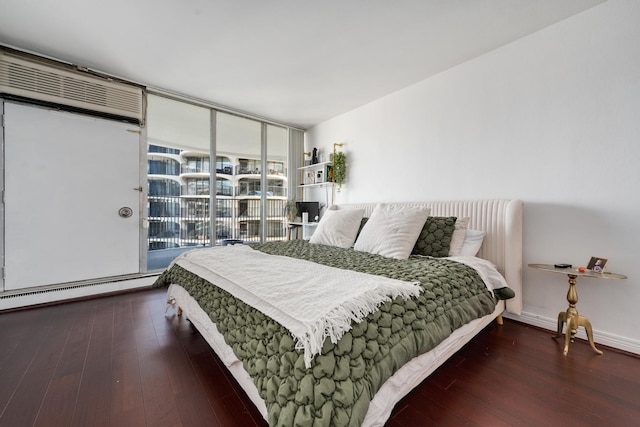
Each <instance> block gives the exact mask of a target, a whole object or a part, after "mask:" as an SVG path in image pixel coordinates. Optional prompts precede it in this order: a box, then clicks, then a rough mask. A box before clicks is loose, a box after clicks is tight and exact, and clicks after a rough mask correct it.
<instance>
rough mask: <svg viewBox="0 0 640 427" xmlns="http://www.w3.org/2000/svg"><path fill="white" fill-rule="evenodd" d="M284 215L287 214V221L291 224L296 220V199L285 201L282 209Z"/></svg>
mask: <svg viewBox="0 0 640 427" xmlns="http://www.w3.org/2000/svg"><path fill="white" fill-rule="evenodd" d="M284 210H285V213H286V214H287V219H288V220H289V222H293V221H295V220H296V217H297V216H298V207H297V206H296V199H289V200H287V204H286V205H285V207H284Z"/></svg>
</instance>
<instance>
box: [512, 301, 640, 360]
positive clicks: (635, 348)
mask: <svg viewBox="0 0 640 427" xmlns="http://www.w3.org/2000/svg"><path fill="white" fill-rule="evenodd" d="M503 316H504V317H506V318H508V319H512V320H517V321H518V322H522V323H526V324H528V325H533V326H537V327H539V328H543V329H548V330H549V331H551V332H555V331H556V330H557V329H558V319H557V318H555V319H551V318H549V317H542V316H539V315H537V314H533V313H527V312H522V314H521V315H520V316H518V315H515V314H510V313H504V314H503ZM576 336H577V337H578V338H581V339H584V340H586V339H587V334H586V333H585V331H584V328H580V329H579V330H578V333H577V334H576ZM593 340H594V341H595V342H596V344H602V345H606V346H608V347H613V348H617V349H619V350H623V351H628V352H630V353H634V354H639V355H640V341H638V340H634V339H631V338H627V337H621V336H619V335H614V334H611V333H608V332H603V331H599V330H597V329H594V330H593Z"/></svg>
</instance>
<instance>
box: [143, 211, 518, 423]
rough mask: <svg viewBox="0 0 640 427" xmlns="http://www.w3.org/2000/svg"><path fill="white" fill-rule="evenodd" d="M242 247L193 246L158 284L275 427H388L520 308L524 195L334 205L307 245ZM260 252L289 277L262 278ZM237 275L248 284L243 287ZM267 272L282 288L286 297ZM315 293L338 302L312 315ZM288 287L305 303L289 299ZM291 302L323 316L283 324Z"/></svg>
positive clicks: (291, 309)
mask: <svg viewBox="0 0 640 427" xmlns="http://www.w3.org/2000/svg"><path fill="white" fill-rule="evenodd" d="M425 212H426V213H425ZM354 228H355V229H356V231H353V229H354ZM416 229H417V230H418V231H417V232H416ZM407 230H410V231H407ZM461 239H462V240H461ZM465 239H466V241H465ZM314 240H315V241H314ZM469 240H471V242H469ZM398 241H400V243H399V244H398ZM478 241H479V242H480V243H478ZM420 242H422V243H423V244H424V245H423V247H422V248H421V249H420V248H418V246H419V243H420ZM425 242H426V243H425ZM469 243H471V245H469ZM407 245H409V246H411V248H409V255H407V254H406V253H407V249H406V247H407ZM240 246H241V245H235V246H232V247H227V248H212V249H210V250H200V251H193V252H190V253H188V254H187V256H185V257H183V258H182V259H179V260H177V261H176V262H175V263H174V264H172V266H170V268H169V269H167V270H166V271H165V272H164V273H163V274H162V275H161V276H160V278H159V279H158V280H157V282H156V286H168V291H167V301H168V304H170V305H172V306H174V307H175V309H176V310H179V312H182V313H183V314H184V315H186V316H187V317H188V319H189V320H190V321H191V322H192V324H193V325H194V326H195V327H196V328H197V329H198V331H199V332H200V333H201V334H202V336H203V337H204V338H205V339H206V341H207V342H208V343H209V345H210V346H211V347H212V348H213V350H214V351H215V352H216V353H217V354H218V356H219V357H220V359H221V360H222V361H223V362H224V363H225V365H226V366H227V367H228V369H229V371H230V372H231V374H232V375H233V376H234V377H235V378H236V380H237V381H238V383H239V384H240V385H241V386H242V388H243V389H244V390H245V392H246V394H247V396H248V398H249V399H250V400H251V401H252V402H253V404H254V405H255V406H256V407H257V408H258V410H259V411H260V412H261V414H262V415H263V417H264V418H265V420H267V421H268V422H269V424H270V425H299V424H307V425H312V424H313V425H354V426H357V425H366V426H377V425H384V423H385V422H386V420H387V419H388V418H389V416H390V414H391V412H392V410H393V408H394V406H395V404H396V403H397V402H398V401H399V400H400V399H401V398H402V397H403V396H405V395H406V394H407V393H408V392H410V391H411V390H412V389H413V388H415V387H416V386H417V385H418V384H420V382H422V381H423V380H424V379H425V378H426V377H427V376H429V375H430V374H431V373H432V372H433V371H434V370H435V369H436V368H437V367H438V366H440V365H441V364H442V363H444V361H446V360H447V359H448V358H449V357H450V356H451V355H453V354H454V353H455V352H456V351H457V350H459V349H460V348H461V347H462V346H463V345H464V344H466V343H467V342H469V340H471V339H472V338H473V337H474V336H475V335H476V334H477V333H478V332H480V331H481V330H482V329H483V328H484V327H485V326H487V325H488V324H489V323H490V322H492V321H494V319H497V321H500V320H501V314H502V313H503V312H505V311H506V312H509V313H513V314H520V312H521V309H522V279H521V277H522V202H521V201H520V200H463V201H435V202H417V203H389V204H379V203H375V204H374V203H371V204H347V205H339V206H335V207H332V208H331V209H330V210H329V211H327V212H326V213H325V215H324V216H323V219H322V221H321V223H320V224H319V225H318V227H317V229H316V232H315V233H314V235H313V236H312V238H311V240H310V241H303V240H295V241H289V242H277V243H264V244H261V245H256V246H253V247H251V248H250V247H247V246H244V247H240ZM470 248H471V249H470ZM464 250H466V252H464V253H461V252H460V251H464ZM469 250H471V251H472V252H473V254H475V256H471V253H470V252H469ZM207 251H211V254H209V253H208V252H207ZM398 251H399V252H398ZM476 251H477V252H476ZM405 256H406V258H404V257H405ZM225 257H226V258H225ZM263 259H264V262H265V263H267V264H268V265H271V266H277V268H275V269H276V270H283V271H284V274H281V275H280V276H278V277H273V278H270V277H267V276H269V275H270V274H271V273H267V272H266V271H265V270H262V273H261V270H260V268H265V267H260V263H262V262H263ZM281 262H282V263H283V264H280V263H281ZM234 263H235V264H234ZM238 263H239V264H238ZM223 266H226V268H223ZM254 266H255V271H254ZM493 267H495V268H493ZM496 272H499V274H496ZM273 274H274V275H276V274H278V273H277V272H274V273H273ZM255 275H258V276H260V279H259V280H254V279H251V277H253V276H255ZM414 276H415V277H414ZM496 276H499V277H496ZM247 277H248V278H247ZM291 278H293V279H291ZM244 279H246V281H247V282H251V281H252V280H253V281H255V282H256V284H254V285H253V286H254V287H255V289H253V288H251V285H247V288H244V287H243V288H237V287H236V286H237V283H239V282H241V281H242V280H244ZM378 279H379V280H380V282H377V281H376V280H378ZM317 280H320V282H317ZM332 280H333V282H332ZM271 281H273V282H276V283H279V282H282V283H283V284H282V286H283V288H282V291H281V293H279V294H278V289H279V288H278V286H279V285H275V283H274V284H271V285H267V284H266V283H267V282H271ZM302 281H304V282H305V283H304V286H308V288H302V287H301V288H300V289H301V290H300V291H299V292H297V291H295V290H293V291H292V289H295V288H286V287H285V285H286V284H285V283H284V282H287V283H288V286H298V285H299V286H302V284H301V283H300V282H302ZM359 281H362V289H360V287H359V286H360V284H358V283H360V282H359ZM489 281H492V282H493V284H492V285H489V284H487V283H485V282H489ZM373 282H375V285H373V284H371V283H373ZM346 283H348V284H349V285H348V286H347V285H345V284H346ZM500 283H502V285H501V284H500ZM263 285H264V286H263ZM367 286H373V287H375V289H376V292H381V293H382V294H380V295H378V294H376V295H375V297H374V298H378V299H373V300H371V301H369V302H368V303H367V304H364V306H365V307H367V308H364V309H363V308H362V306H358V307H356V308H353V309H352V310H351V311H349V313H347V314H344V316H346V317H345V318H346V319H347V321H346V323H345V318H343V317H340V316H341V315H342V314H343V311H344V310H343V305H347V306H348V305H349V304H350V303H351V302H350V301H351V300H347V299H346V298H347V297H345V296H344V295H343V293H345V294H346V293H351V292H352V293H354V294H356V293H358V292H360V293H361V294H362V295H370V292H371V289H370V288H367ZM386 286H388V287H386ZM272 287H273V289H275V292H276V294H277V296H275V297H273V298H275V299H274V300H269V299H268V298H271V296H270V295H271V292H274V291H273V290H272ZM263 288H264V289H263ZM319 288H327V289H330V290H332V291H334V292H333V293H332V295H334V294H338V296H337V297H336V298H337V299H339V300H340V302H337V303H333V304H336V305H335V306H334V305H330V304H332V302H327V304H329V306H328V307H329V308H331V309H332V310H333V311H323V310H329V308H325V307H318V308H317V310H319V312H320V313H331V315H324V316H319V317H313V315H312V313H311V312H312V311H313V310H314V309H315V308H316V305H317V301H318V300H319V299H322V300H323V301H324V300H325V299H327V300H331V298H328V297H318V296H317V295H315V294H314V292H315V291H316V290H317V289H319ZM380 289H385V290H386V291H381V290H380ZM261 292H264V293H266V294H268V295H267V296H265V297H263V296H262V295H261ZM322 292H327V290H326V289H322ZM384 292H386V294H385V293H384ZM293 294H302V295H301V296H298V297H297V298H302V299H304V298H307V299H310V301H307V302H306V303H305V301H302V300H300V301H298V300H294V299H292V300H291V301H289V302H287V301H284V300H286V299H288V298H284V297H283V296H282V295H292V297H293ZM325 295H326V294H325ZM314 298H315V300H314ZM341 298H343V299H344V300H343V299H341ZM354 298H355V297H354ZM258 300H259V301H261V302H260V303H258V302H257V301H258ZM314 301H315V302H314ZM280 303H282V304H284V305H283V306H282V307H286V308H281V309H278V307H274V306H277V305H279V304H280ZM287 303H289V305H286V304H287ZM260 304H262V305H260ZM305 304H309V305H308V306H305ZM256 307H259V309H258V308H256ZM349 307H350V306H349ZM296 308H299V311H301V312H302V314H301V317H302V318H304V317H305V315H306V314H307V313H309V316H308V317H310V318H313V321H316V322H319V323H311V324H308V323H304V322H302V320H299V319H298V318H295V319H290V317H292V318H293V317H295V311H296ZM338 308H339V310H337V309H338ZM336 310H337V311H336ZM347 311H348V310H347ZM336 312H337V313H339V315H334V313H336ZM265 313H266V314H265ZM290 314H291V316H290ZM349 316H350V317H349ZM326 318H331V319H332V321H333V319H335V318H339V319H338V320H335V324H327V323H326V322H327V321H326ZM274 319H277V320H274ZM283 325H285V326H283ZM336 325H337V326H336ZM309 331H311V332H309Z"/></svg>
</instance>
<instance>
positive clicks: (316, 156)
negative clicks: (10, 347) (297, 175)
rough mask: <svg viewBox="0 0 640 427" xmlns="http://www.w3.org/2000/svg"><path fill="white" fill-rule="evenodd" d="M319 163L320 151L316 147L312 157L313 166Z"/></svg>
mask: <svg viewBox="0 0 640 427" xmlns="http://www.w3.org/2000/svg"><path fill="white" fill-rule="evenodd" d="M316 163H318V149H317V148H315V147H314V149H313V154H312V155H311V164H312V165H315V164H316Z"/></svg>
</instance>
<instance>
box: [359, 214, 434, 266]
mask: <svg viewBox="0 0 640 427" xmlns="http://www.w3.org/2000/svg"><path fill="white" fill-rule="evenodd" d="M429 212H430V209H429V208H427V207H414V206H399V205H391V204H379V205H377V206H376V207H375V209H374V210H373V212H372V213H371V216H370V217H369V220H368V221H367V223H366V224H365V225H364V227H362V231H361V232H360V235H359V236H358V240H356V244H355V245H354V246H353V249H355V250H356V251H361V252H369V253H372V254H377V255H382V256H385V257H388V258H396V259H407V258H409V255H410V254H411V250H412V249H413V246H414V245H415V244H416V240H417V239H418V236H419V235H420V231H422V227H423V226H424V223H425V222H426V221H427V217H428V216H429Z"/></svg>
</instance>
